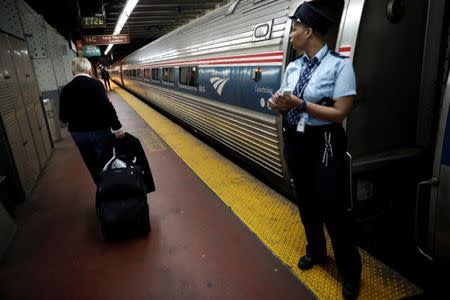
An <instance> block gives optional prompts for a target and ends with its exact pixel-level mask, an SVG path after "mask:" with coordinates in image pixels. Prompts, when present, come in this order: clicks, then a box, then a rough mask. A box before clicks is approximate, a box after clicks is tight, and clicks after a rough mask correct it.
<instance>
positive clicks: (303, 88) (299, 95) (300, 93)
mask: <svg viewBox="0 0 450 300" xmlns="http://www.w3.org/2000/svg"><path fill="white" fill-rule="evenodd" d="M328 53H330V51H327V53H326V54H325V55H324V56H323V57H322V59H321V60H320V61H319V62H318V63H317V65H316V66H315V67H314V69H312V70H311V74H309V76H308V79H307V80H306V82H305V85H304V86H303V87H302V90H301V91H299V90H298V86H299V84H297V86H296V87H295V88H296V89H297V96H298V97H299V98H303V92H304V91H305V88H306V86H307V85H308V83H309V80H311V77H312V76H313V74H314V72H315V71H316V69H317V68H318V67H319V65H320V63H321V62H322V60H323V59H324V58H325V57H326V56H327V55H328ZM303 72H305V69H303V71H302V73H301V74H300V77H302V75H303Z"/></svg>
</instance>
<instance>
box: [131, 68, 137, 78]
mask: <svg viewBox="0 0 450 300" xmlns="http://www.w3.org/2000/svg"><path fill="white" fill-rule="evenodd" d="M131 76H132V77H136V69H133V71H131Z"/></svg>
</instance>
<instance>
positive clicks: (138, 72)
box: [136, 69, 142, 78]
mask: <svg viewBox="0 0 450 300" xmlns="http://www.w3.org/2000/svg"><path fill="white" fill-rule="evenodd" d="M141 74H142V69H137V70H136V77H138V78H141V77H142V76H141Z"/></svg>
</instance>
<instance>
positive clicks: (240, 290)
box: [0, 92, 314, 299]
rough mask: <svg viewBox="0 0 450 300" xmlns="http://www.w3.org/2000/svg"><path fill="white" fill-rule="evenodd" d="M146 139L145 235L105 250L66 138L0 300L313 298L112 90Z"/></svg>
mask: <svg viewBox="0 0 450 300" xmlns="http://www.w3.org/2000/svg"><path fill="white" fill-rule="evenodd" d="M109 96H110V99H111V100H112V102H113V103H114V106H115V107H116V110H117V112H118V115H119V118H120V119H121V121H122V124H123V125H124V128H125V129H126V130H127V131H128V132H130V133H132V134H134V135H136V136H139V137H140V138H141V140H145V142H144V143H143V144H144V146H145V148H146V151H147V156H148V158H149V161H150V165H151V169H152V172H153V176H154V179H155V184H156V191H155V192H153V193H151V194H149V196H148V200H149V207H150V222H151V225H152V232H151V233H150V234H149V235H148V236H147V237H144V238H137V239H132V240H127V241H122V242H115V243H113V242H105V241H103V240H102V237H101V234H100V228H99V224H98V221H97V218H96V215H95V209H94V198H95V188H94V184H93V182H92V181H91V178H90V176H89V174H88V171H87V169H86V168H85V166H84V164H83V162H82V160H81V157H80V155H79V153H78V151H77V149H76V146H75V144H74V143H73V141H72V139H71V138H70V136H69V135H68V133H67V132H64V133H65V134H64V138H63V140H61V141H60V142H58V143H57V144H56V146H55V149H54V153H53V155H52V157H51V158H50V160H49V162H48V164H47V168H46V170H45V171H44V172H43V174H42V176H41V178H40V179H39V181H38V183H37V185H36V187H35V190H34V192H33V194H32V196H31V198H30V199H29V200H28V201H27V202H25V203H24V204H22V205H21V206H19V207H18V208H17V211H16V212H17V218H16V220H15V222H16V223H17V225H18V231H17V233H16V235H15V237H14V240H13V241H12V243H11V245H10V247H9V249H8V251H7V253H6V254H5V256H4V257H3V259H2V261H1V262H0V299H312V298H314V297H313V295H312V294H311V293H310V292H309V291H308V290H307V288H305V287H304V285H303V284H302V283H301V282H300V281H298V280H297V279H296V278H295V276H293V274H292V273H291V272H290V271H289V270H288V269H287V268H286V267H285V266H284V265H282V264H281V263H280V262H279V260H278V259H276V258H275V257H274V256H273V255H272V253H271V252H270V251H269V250H268V249H267V248H266V247H265V246H264V245H263V244H262V243H261V242H260V241H259V240H258V238H257V237H256V236H255V235H254V234H252V233H251V232H250V231H249V230H248V229H247V228H246V226H245V225H244V224H242V223H241V221H240V220H239V219H238V218H237V217H236V216H235V215H234V214H233V213H232V212H231V211H230V210H229V209H228V208H227V207H226V206H225V205H224V204H223V202H222V201H221V200H220V199H218V198H217V196H216V195H215V194H214V193H212V192H211V191H210V190H209V188H208V187H207V186H205V185H204V184H203V182H202V181H201V180H199V178H198V177H196V176H195V174H193V173H192V172H191V170H190V169H189V168H188V167H187V166H186V165H185V164H184V163H183V162H182V161H181V160H180V159H179V158H178V157H177V156H176V155H175V154H174V152H173V151H172V150H170V149H169V148H167V146H166V145H165V144H164V143H163V142H162V141H161V140H159V138H158V137H157V136H156V135H155V134H154V132H153V131H152V129H151V128H149V127H148V125H147V124H146V123H145V122H144V121H143V120H142V119H141V118H140V117H139V116H138V115H137V114H136V113H135V112H134V111H133V110H132V109H131V108H130V107H129V106H128V104H126V103H124V102H123V101H122V100H121V98H120V96H119V95H118V94H116V93H115V92H110V93H109Z"/></svg>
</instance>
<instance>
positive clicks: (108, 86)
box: [103, 78, 111, 90]
mask: <svg viewBox="0 0 450 300" xmlns="http://www.w3.org/2000/svg"><path fill="white" fill-rule="evenodd" d="M103 82H104V83H105V89H107V90H110V89H111V83H110V82H109V78H103Z"/></svg>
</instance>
